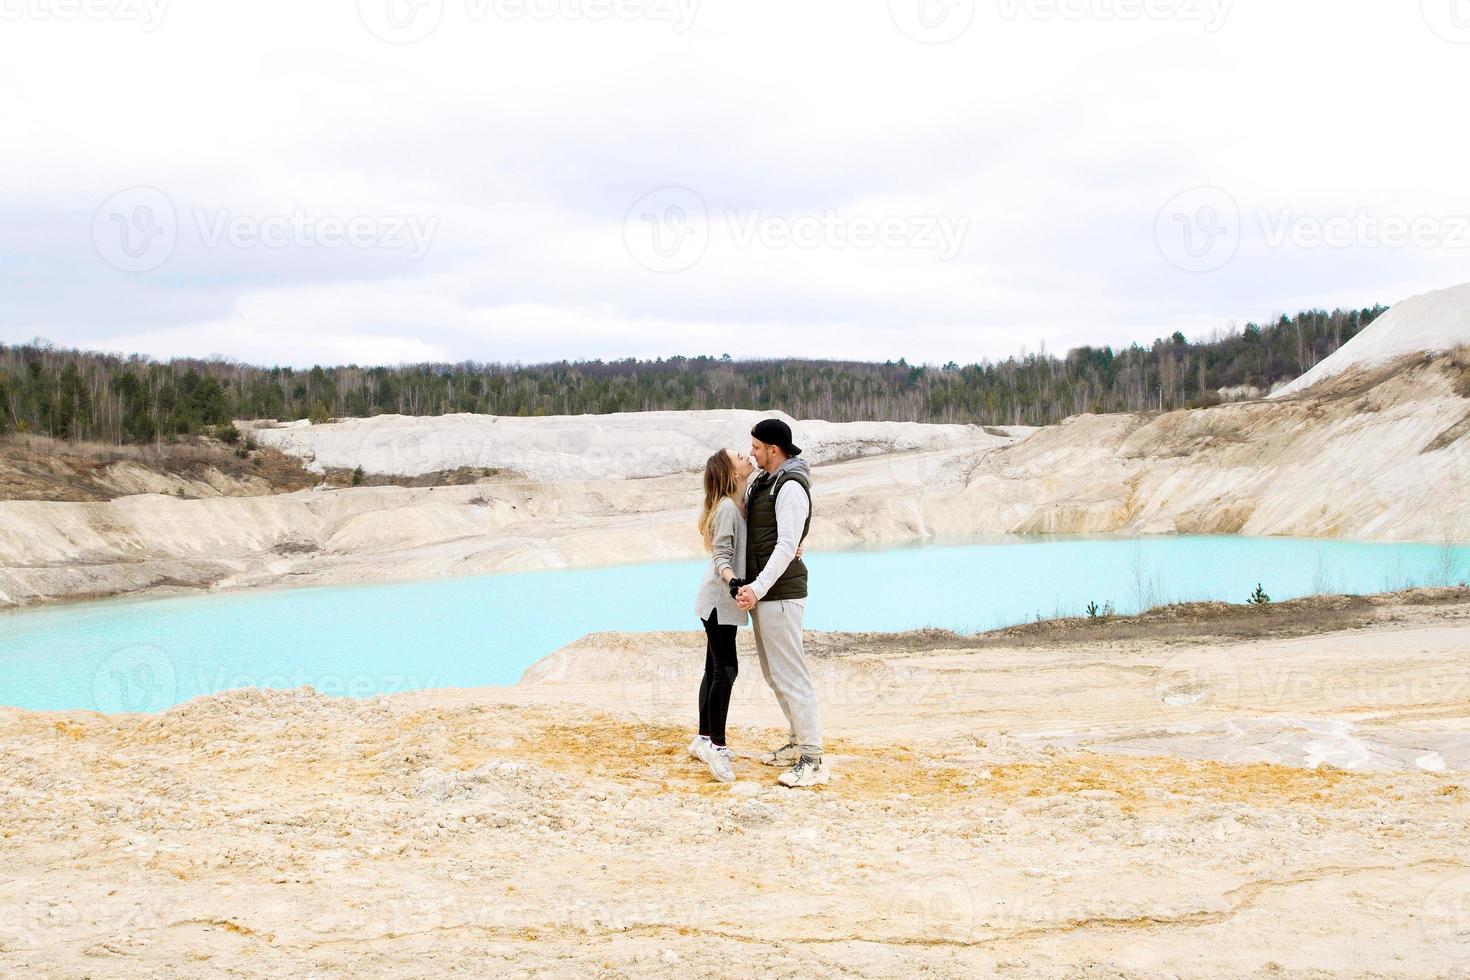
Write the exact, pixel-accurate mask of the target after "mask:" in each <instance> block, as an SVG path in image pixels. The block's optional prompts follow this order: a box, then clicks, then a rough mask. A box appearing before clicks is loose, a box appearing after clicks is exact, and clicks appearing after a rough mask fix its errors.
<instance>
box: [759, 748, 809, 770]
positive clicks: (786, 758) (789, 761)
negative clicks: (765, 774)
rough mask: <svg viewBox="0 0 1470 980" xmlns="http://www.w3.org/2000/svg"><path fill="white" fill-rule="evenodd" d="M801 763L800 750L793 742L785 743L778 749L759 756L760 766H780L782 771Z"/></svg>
mask: <svg viewBox="0 0 1470 980" xmlns="http://www.w3.org/2000/svg"><path fill="white" fill-rule="evenodd" d="M800 761H801V749H800V748H798V747H797V745H796V743H795V742H787V743H786V744H785V745H783V746H781V747H780V748H779V749H772V750H771V751H769V752H767V753H766V754H765V755H763V756H761V764H762V765H767V766H780V767H782V768H783V769H784V768H788V767H790V766H794V765H796V764H797V763H798V762H800Z"/></svg>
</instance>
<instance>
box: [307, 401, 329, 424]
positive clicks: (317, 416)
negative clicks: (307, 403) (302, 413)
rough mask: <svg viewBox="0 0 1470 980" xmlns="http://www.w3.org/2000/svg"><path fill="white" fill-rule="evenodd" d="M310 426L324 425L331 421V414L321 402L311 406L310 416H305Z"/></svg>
mask: <svg viewBox="0 0 1470 980" xmlns="http://www.w3.org/2000/svg"><path fill="white" fill-rule="evenodd" d="M307 418H308V419H309V420H310V421H311V424H312V425H325V424H327V423H328V422H330V421H332V413H331V411H329V410H328V409H327V406H326V405H325V404H323V403H322V402H317V403H316V404H315V405H313V406H311V414H310V415H308V416H307Z"/></svg>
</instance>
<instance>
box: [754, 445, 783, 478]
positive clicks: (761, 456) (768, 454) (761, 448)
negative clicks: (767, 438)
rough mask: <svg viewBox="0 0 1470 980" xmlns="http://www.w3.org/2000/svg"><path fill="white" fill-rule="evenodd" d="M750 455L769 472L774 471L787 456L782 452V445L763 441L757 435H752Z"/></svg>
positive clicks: (756, 463)
mask: <svg viewBox="0 0 1470 980" xmlns="http://www.w3.org/2000/svg"><path fill="white" fill-rule="evenodd" d="M750 455H751V457H752V458H753V459H754V460H755V465H757V466H759V467H760V468H761V469H763V470H765V471H766V472H767V473H770V472H773V471H774V470H775V469H776V467H778V466H780V465H781V463H782V461H783V460H784V459H785V458H786V457H785V456H783V455H782V454H781V447H780V446H773V445H771V444H770V443H767V442H761V441H760V440H759V439H757V438H756V437H755V436H751V437H750Z"/></svg>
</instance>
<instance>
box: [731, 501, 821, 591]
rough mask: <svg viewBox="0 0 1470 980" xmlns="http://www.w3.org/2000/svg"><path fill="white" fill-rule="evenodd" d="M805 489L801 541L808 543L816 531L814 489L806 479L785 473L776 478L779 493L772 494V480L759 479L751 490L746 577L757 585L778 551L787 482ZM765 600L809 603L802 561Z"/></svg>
mask: <svg viewBox="0 0 1470 980" xmlns="http://www.w3.org/2000/svg"><path fill="white" fill-rule="evenodd" d="M788 480H790V481H793V482H795V483H797V484H800V485H801V489H802V490H804V491H806V503H807V512H806V524H805V525H804V526H803V527H802V529H801V538H800V539H799V541H805V540H806V535H807V532H808V531H810V530H811V527H812V507H811V503H812V488H811V484H809V483H808V482H807V479H806V477H804V476H801V475H799V474H796V473H790V472H787V473H782V474H781V475H780V476H779V477H777V478H776V489H775V492H774V493H773V492H772V491H771V477H770V475H769V474H763V475H761V476H760V477H757V479H756V482H755V484H754V485H753V486H752V487H751V492H750V499H749V500H748V501H746V504H745V512H746V513H745V577H746V578H747V579H748V580H750V581H752V582H754V581H755V580H756V578H758V577H759V576H760V573H761V570H762V569H764V568H765V567H766V562H768V561H770V560H771V553H772V552H773V551H775V550H776V497H777V496H778V495H779V494H780V493H781V488H782V487H783V486H784V485H785V484H786V481H788ZM763 598H764V599H768V600H769V599H805V598H806V565H804V564H803V563H802V561H801V559H800V558H793V559H792V560H791V564H790V565H787V566H786V571H784V572H782V573H781V577H780V578H778V579H776V581H775V583H774V584H773V585H772V586H771V588H770V589H769V590H768V591H767V592H766V594H765V596H764V597H763Z"/></svg>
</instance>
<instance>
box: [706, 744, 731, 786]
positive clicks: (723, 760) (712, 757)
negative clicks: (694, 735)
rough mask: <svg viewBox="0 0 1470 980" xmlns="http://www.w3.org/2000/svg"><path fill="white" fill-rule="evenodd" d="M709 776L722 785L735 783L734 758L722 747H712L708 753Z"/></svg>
mask: <svg viewBox="0 0 1470 980" xmlns="http://www.w3.org/2000/svg"><path fill="white" fill-rule="evenodd" d="M709 774H710V775H711V776H713V777H715V778H716V779H718V780H719V781H720V782H722V783H733V782H734V781H735V757H734V756H733V755H731V754H730V750H729V749H728V748H726V747H725V746H723V745H714V746H712V747H711V749H710V753H709Z"/></svg>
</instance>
